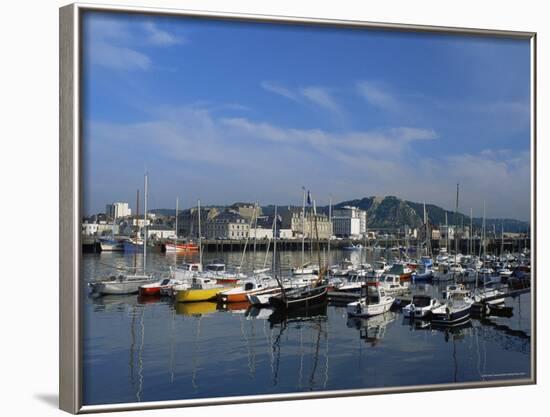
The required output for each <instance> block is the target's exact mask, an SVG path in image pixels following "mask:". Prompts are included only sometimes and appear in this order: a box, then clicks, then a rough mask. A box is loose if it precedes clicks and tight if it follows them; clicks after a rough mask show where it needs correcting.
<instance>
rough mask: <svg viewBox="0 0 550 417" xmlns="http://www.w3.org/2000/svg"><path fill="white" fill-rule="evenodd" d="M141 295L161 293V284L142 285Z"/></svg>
mask: <svg viewBox="0 0 550 417" xmlns="http://www.w3.org/2000/svg"><path fill="white" fill-rule="evenodd" d="M139 295H141V296H152V295H160V286H159V287H145V288H143V287H141V288H140V289H139Z"/></svg>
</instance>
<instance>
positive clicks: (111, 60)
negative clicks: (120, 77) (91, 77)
mask: <svg viewBox="0 0 550 417" xmlns="http://www.w3.org/2000/svg"><path fill="white" fill-rule="evenodd" d="M88 54H89V55H88V56H89V58H90V60H91V63H92V65H100V66H102V67H105V68H110V69H114V70H127V71H131V70H142V71H146V70H148V69H149V68H150V67H151V59H150V58H149V57H148V56H147V55H145V54H143V53H141V52H138V51H136V50H133V49H130V48H126V47H121V46H115V45H111V44H109V43H107V42H101V41H99V42H95V43H92V44H90V46H89V51H88Z"/></svg>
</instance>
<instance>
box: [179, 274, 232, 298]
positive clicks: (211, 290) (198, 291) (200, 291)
mask: <svg viewBox="0 0 550 417" xmlns="http://www.w3.org/2000/svg"><path fill="white" fill-rule="evenodd" d="M225 288H226V287H224V286H223V285H220V284H218V283H217V282H216V280H215V279H211V278H203V277H198V276H197V277H194V278H192V280H191V285H190V286H184V287H180V286H176V287H174V298H175V300H176V301H177V302H180V303H188V302H195V301H210V300H215V299H216V296H217V295H218V293H220V292H222V291H223V290H224V289H225Z"/></svg>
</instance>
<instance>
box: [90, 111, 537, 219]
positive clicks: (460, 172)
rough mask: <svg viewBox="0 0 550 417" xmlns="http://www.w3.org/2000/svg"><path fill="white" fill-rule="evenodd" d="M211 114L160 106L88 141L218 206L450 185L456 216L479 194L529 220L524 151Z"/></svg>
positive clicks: (494, 209)
mask: <svg viewBox="0 0 550 417" xmlns="http://www.w3.org/2000/svg"><path fill="white" fill-rule="evenodd" d="M216 114H217V111H211V110H210V109H208V108H204V107H199V106H186V107H181V108H178V109H172V108H168V109H162V111H159V112H158V113H157V117H156V118H155V119H154V120H151V121H148V122H144V123H134V124H110V123H109V124H108V123H93V124H92V125H91V126H92V128H91V130H90V136H89V143H94V142H98V141H99V142H103V143H105V144H109V143H112V142H113V141H121V142H122V145H121V147H122V148H124V149H145V151H143V150H142V151H140V152H144V153H140V155H145V156H143V157H144V158H148V159H149V162H148V163H147V165H148V166H151V167H153V166H154V164H156V163H158V164H160V165H167V164H175V165H173V166H176V167H177V169H176V171H175V172H174V177H177V176H178V173H179V174H180V175H181V176H182V177H186V178H193V182H189V183H186V184H185V188H186V193H187V192H188V193H189V194H191V195H192V196H193V197H192V198H199V197H201V198H204V199H206V200H209V201H216V202H218V203H227V202H230V201H234V200H238V199H245V200H246V199H249V200H250V199H257V198H258V199H260V200H262V201H263V202H266V203H277V202H278V203H281V202H282V203H285V204H288V203H295V202H297V201H298V200H299V191H300V189H299V186H300V185H301V184H307V185H308V187H309V188H311V189H312V190H314V191H315V194H316V195H317V196H318V197H316V198H318V199H319V200H321V199H322V197H323V195H322V194H323V193H325V194H326V197H328V194H329V193H330V194H332V195H333V197H334V200H335V201H343V200H346V199H351V198H360V197H363V196H368V195H397V196H400V197H402V198H405V199H409V200H412V201H429V202H433V203H435V204H438V205H441V206H443V207H446V208H448V209H453V208H454V198H455V195H456V194H455V193H456V189H455V187H456V183H457V182H458V183H460V187H461V188H460V189H461V192H460V208H461V210H463V211H465V212H467V211H469V208H470V207H473V208H474V214H475V215H479V214H480V207H481V206H482V204H483V200H486V201H487V210H488V211H487V213H488V216H492V217H504V216H506V217H512V218H523V219H526V218H528V216H529V204H530V198H529V197H530V194H529V193H530V190H529V178H530V177H529V166H530V165H529V164H530V160H529V152H519V153H518V152H515V151H512V150H506V149H486V150H484V151H480V152H477V153H464V154H456V155H449V156H442V157H440V158H437V159H434V158H430V157H424V156H423V153H422V152H423V151H422V149H423V147H426V146H430V144H429V141H432V140H436V138H437V133H436V132H435V131H434V130H432V129H421V128H413V127H395V128H389V129H377V130H368V131H355V132H331V131H327V130H323V129H296V128H292V127H282V126H278V125H275V124H272V123H267V122H262V121H254V120H251V119H248V118H227V117H226V118H223V117H217V116H216ZM87 139H88V138H87ZM144 147H145V148H144ZM106 149H109V146H107V148H106ZM117 158H128V159H131V158H135V155H134V156H133V155H131V154H129V155H128V156H125V155H119V156H117ZM131 163H132V162H131V161H130V162H129V163H128V164H130V165H131ZM170 166H172V165H170ZM105 169H107V168H105ZM113 169H115V168H113ZM171 169H174V168H171ZM113 175H114V174H113ZM165 181H168V182H169V181H171V179H170V176H169V177H168V178H166V179H165ZM174 181H175V180H174ZM178 186H179V187H182V186H183V185H181V184H173V185H166V187H167V188H170V187H174V188H177V187H178ZM209 187H210V188H209ZM294 189H295V190H294ZM294 191H295V194H296V195H295V196H294V194H293V192H294ZM294 197H296V199H297V200H296V201H294V200H293V198H294ZM190 198H191V196H190Z"/></svg>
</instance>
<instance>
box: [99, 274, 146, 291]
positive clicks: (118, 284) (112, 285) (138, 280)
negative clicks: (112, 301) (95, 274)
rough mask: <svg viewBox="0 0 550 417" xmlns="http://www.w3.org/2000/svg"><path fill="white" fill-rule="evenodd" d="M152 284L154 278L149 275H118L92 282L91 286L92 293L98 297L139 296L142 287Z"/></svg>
mask: <svg viewBox="0 0 550 417" xmlns="http://www.w3.org/2000/svg"><path fill="white" fill-rule="evenodd" d="M152 282H153V278H152V277H151V275H147V274H135V275H125V274H118V275H112V276H110V277H108V278H106V279H102V280H99V281H94V282H91V283H90V284H89V285H90V288H91V289H92V292H93V293H95V294H98V295H126V294H137V293H138V292H139V287H140V286H142V285H145V284H150V283H152Z"/></svg>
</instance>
